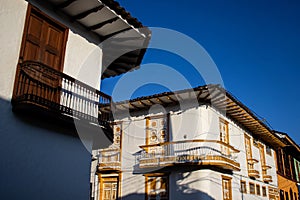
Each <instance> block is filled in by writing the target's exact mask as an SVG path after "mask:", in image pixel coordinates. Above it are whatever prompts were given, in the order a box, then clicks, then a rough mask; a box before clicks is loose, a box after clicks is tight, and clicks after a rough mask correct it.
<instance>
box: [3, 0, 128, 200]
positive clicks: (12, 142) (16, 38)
mask: <svg viewBox="0 0 300 200" xmlns="http://www.w3.org/2000/svg"><path fill="white" fill-rule="evenodd" d="M29 2H32V3H33V5H34V6H36V7H38V8H39V9H40V10H41V11H42V12H43V13H44V14H46V15H48V16H50V17H51V18H54V19H55V20H57V21H59V22H60V23H62V24H64V25H65V26H67V27H68V29H69V30H68V37H67V43H66V48H65V53H64V66H63V71H62V72H63V73H64V74H66V75H68V76H71V77H73V78H75V79H76V81H81V82H83V83H84V84H86V85H89V86H91V87H92V88H95V90H96V89H98V90H99V88H100V80H101V70H102V58H103V51H102V47H101V46H98V43H99V41H97V40H93V38H92V37H91V36H90V35H89V34H88V33H85V32H83V31H82V27H81V29H80V28H78V26H77V24H78V23H77V22H76V23H75V22H71V21H70V20H68V18H64V17H62V16H61V15H60V14H59V13H61V12H57V13H56V12H53V11H50V10H51V9H47V6H45V5H46V3H50V4H52V3H53V2H59V1H43V2H41V1H29ZM39 3H40V4H41V5H40V4H39ZM44 3H45V5H44ZM79 3H80V2H79ZM81 3H82V2H81ZM83 3H85V5H87V6H88V5H89V4H91V5H93V6H94V5H95V3H96V4H97V3H98V4H99V3H101V2H100V1H93V2H92V1H89V2H88V3H86V2H83ZM92 3H93V4H92ZM28 4H29V3H28V2H27V1H24V0H3V1H1V2H0V26H1V30H2V31H1V33H0V42H1V46H0V54H1V59H0V76H1V77H0V116H1V120H0V141H1V142H0V151H1V153H0V156H1V158H2V161H1V164H0V177H1V179H0V185H1V187H0V199H51V200H53V199H61V200H66V199H72V200H74V199H80V200H82V199H89V197H90V165H91V164H90V162H91V153H90V152H91V150H92V145H93V141H92V137H91V136H89V131H90V129H82V130H86V137H84V138H79V137H78V136H77V131H76V129H74V128H70V127H68V126H66V127H64V126H62V124H63V122H62V124H59V123H57V121H55V122H54V121H53V118H47V117H45V118H43V117H40V118H39V117H38V118H32V117H31V113H30V112H28V113H24V112H23V113H21V114H19V113H18V114H16V113H13V112H12V104H11V100H12V96H13V89H14V83H15V76H16V69H17V64H18V62H19V55H20V49H21V44H22V37H23V31H24V25H25V21H26V12H27V6H28ZM90 7H91V6H90ZM91 8H92V7H91ZM104 9H106V7H105V6H104ZM52 10H53V9H52ZM82 11H84V10H82ZM95 12H96V11H95ZM108 14H109V13H108ZM110 15H111V14H110ZM116 16H118V15H116V14H113V17H116ZM110 17H111V16H110ZM119 17H120V16H119ZM94 19H97V18H94ZM100 20H101V19H100ZM122 23H123V22H122ZM114 26H115V28H116V30H117V31H118V29H117V28H118V25H114ZM127 26H129V25H127ZM85 31H86V30H85ZM110 31H114V29H111V30H110ZM94 35H95V34H94ZM17 81H18V80H17ZM94 100H95V101H99V99H97V98H96V99H94ZM62 101H63V98H62V97H61V103H62ZM78 105H80V104H78ZM72 109H74V108H72ZM97 109H98V107H97ZM74 110H75V109H74ZM97 113H98V110H97ZM97 113H96V114H97ZM24 116H25V117H24ZM96 117H97V116H96ZM77 128H78V127H77ZM79 128H80V127H79ZM97 128H99V126H98V127H97V126H96V127H94V128H92V129H97ZM102 137H105V136H102ZM82 140H84V141H82ZM105 140H107V139H106V138H105ZM83 142H84V144H83Z"/></svg>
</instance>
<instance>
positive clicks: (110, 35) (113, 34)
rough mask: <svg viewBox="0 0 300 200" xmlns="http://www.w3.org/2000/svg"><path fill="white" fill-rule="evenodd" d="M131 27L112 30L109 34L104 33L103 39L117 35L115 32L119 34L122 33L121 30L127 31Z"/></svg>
mask: <svg viewBox="0 0 300 200" xmlns="http://www.w3.org/2000/svg"><path fill="white" fill-rule="evenodd" d="M131 29H132V27H128V28H124V29H122V30H119V31H116V32H113V33H111V34H108V35H105V36H104V37H103V39H104V40H105V39H108V38H110V37H112V36H115V35H117V34H119V33H122V32H125V31H128V30H131Z"/></svg>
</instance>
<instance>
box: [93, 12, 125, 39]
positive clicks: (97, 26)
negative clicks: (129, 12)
mask: <svg viewBox="0 0 300 200" xmlns="http://www.w3.org/2000/svg"><path fill="white" fill-rule="evenodd" d="M118 19H120V18H119V17H114V18H111V19H108V20H106V21H104V22H100V23H98V24H95V25H93V26H90V27H88V28H87V29H88V30H89V31H92V30H96V29H99V28H101V27H103V26H104V25H106V24H110V23H113V22H114V21H117V20H118ZM104 37H106V36H104Z"/></svg>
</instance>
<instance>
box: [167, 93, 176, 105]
mask: <svg viewBox="0 0 300 200" xmlns="http://www.w3.org/2000/svg"><path fill="white" fill-rule="evenodd" d="M167 97H168V99H169V100H171V101H172V102H174V103H177V101H176V100H174V99H173V98H172V97H170V96H169V95H167Z"/></svg>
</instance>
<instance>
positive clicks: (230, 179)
mask: <svg viewBox="0 0 300 200" xmlns="http://www.w3.org/2000/svg"><path fill="white" fill-rule="evenodd" d="M224 181H228V183H229V188H228V190H229V199H230V200H232V182H231V181H232V178H231V177H229V176H224V175H222V196H223V197H222V199H223V200H224V199H225V197H224V191H225V188H224Z"/></svg>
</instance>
